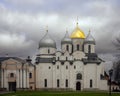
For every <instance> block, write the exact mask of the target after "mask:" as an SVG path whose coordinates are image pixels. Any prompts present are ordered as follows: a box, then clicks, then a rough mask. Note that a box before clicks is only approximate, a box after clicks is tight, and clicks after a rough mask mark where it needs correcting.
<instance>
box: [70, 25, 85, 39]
mask: <svg viewBox="0 0 120 96" xmlns="http://www.w3.org/2000/svg"><path fill="white" fill-rule="evenodd" d="M70 37H71V38H72V39H76V38H78V39H85V34H84V32H83V31H82V30H81V29H80V28H79V27H78V23H77V26H76V28H75V29H74V31H73V32H72V34H71V36H70Z"/></svg>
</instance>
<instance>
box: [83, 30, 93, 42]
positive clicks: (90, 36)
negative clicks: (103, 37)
mask: <svg viewBox="0 0 120 96" xmlns="http://www.w3.org/2000/svg"><path fill="white" fill-rule="evenodd" d="M84 43H88V44H95V39H94V38H93V36H92V35H91V32H89V33H88V35H87V37H86V39H85V41H84Z"/></svg>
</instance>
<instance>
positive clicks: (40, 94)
mask: <svg viewBox="0 0 120 96" xmlns="http://www.w3.org/2000/svg"><path fill="white" fill-rule="evenodd" d="M0 96H109V94H108V93H107V92H63V91H59V92H56V91H55V92H50V91H19V92H16V93H14V92H13V93H8V94H0ZM112 96H120V93H112Z"/></svg>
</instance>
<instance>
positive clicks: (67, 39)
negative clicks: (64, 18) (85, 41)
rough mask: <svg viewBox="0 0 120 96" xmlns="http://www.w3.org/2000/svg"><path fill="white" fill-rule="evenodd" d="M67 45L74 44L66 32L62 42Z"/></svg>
mask: <svg viewBox="0 0 120 96" xmlns="http://www.w3.org/2000/svg"><path fill="white" fill-rule="evenodd" d="M66 43H67V44H71V43H72V41H71V39H70V38H69V34H68V31H66V34H65V36H64V38H63V39H62V41H61V44H66Z"/></svg>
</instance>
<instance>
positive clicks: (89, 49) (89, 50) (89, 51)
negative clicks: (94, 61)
mask: <svg viewBox="0 0 120 96" xmlns="http://www.w3.org/2000/svg"><path fill="white" fill-rule="evenodd" d="M88 53H91V45H88Z"/></svg>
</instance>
